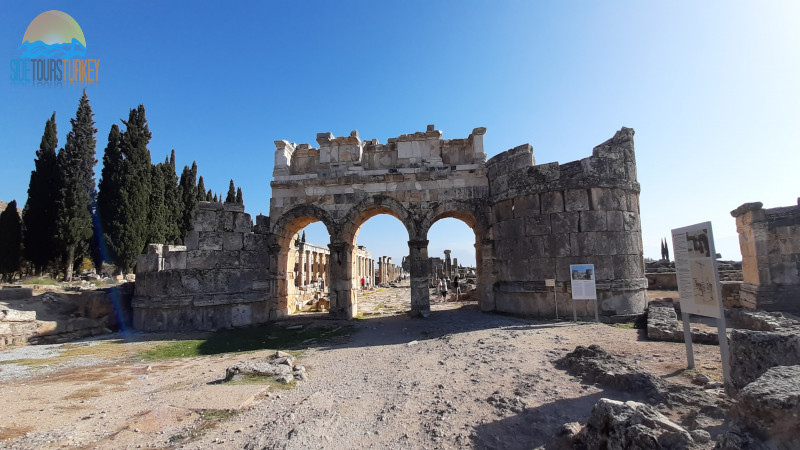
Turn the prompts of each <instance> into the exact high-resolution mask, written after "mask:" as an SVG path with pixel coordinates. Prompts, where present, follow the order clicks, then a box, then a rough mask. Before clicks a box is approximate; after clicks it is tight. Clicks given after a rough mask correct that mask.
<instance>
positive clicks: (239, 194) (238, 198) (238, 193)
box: [236, 187, 244, 205]
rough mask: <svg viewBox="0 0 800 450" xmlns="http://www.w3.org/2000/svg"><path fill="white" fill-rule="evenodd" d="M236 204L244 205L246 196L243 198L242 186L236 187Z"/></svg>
mask: <svg viewBox="0 0 800 450" xmlns="http://www.w3.org/2000/svg"><path fill="white" fill-rule="evenodd" d="M236 204H238V205H244V198H242V188H241V187H238V188H236Z"/></svg>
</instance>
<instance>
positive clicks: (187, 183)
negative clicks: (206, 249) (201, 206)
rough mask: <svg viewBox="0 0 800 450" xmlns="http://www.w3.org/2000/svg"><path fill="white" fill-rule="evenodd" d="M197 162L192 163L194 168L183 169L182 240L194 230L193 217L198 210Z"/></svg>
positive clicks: (181, 182)
mask: <svg viewBox="0 0 800 450" xmlns="http://www.w3.org/2000/svg"><path fill="white" fill-rule="evenodd" d="M196 183H197V162H192V168H191V169H190V168H189V167H188V166H184V167H183V172H181V180H180V185H181V188H180V194H181V203H182V204H183V212H182V213H183V214H182V217H181V221H180V226H181V228H180V231H181V239H183V238H184V237H186V233H188V232H189V231H191V229H192V215H193V214H194V212H195V211H196V210H197V185H196Z"/></svg>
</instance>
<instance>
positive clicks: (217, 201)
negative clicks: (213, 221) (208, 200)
mask: <svg viewBox="0 0 800 450" xmlns="http://www.w3.org/2000/svg"><path fill="white" fill-rule="evenodd" d="M214 203H219V198H217V194H214Z"/></svg>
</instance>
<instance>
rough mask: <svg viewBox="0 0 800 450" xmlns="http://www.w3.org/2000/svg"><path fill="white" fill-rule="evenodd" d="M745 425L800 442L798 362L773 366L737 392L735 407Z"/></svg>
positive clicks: (783, 438)
mask: <svg viewBox="0 0 800 450" xmlns="http://www.w3.org/2000/svg"><path fill="white" fill-rule="evenodd" d="M736 410H737V414H738V416H739V420H740V421H741V422H743V423H744V425H745V426H746V427H747V428H750V429H755V430H756V431H757V433H758V434H760V435H761V436H763V437H768V438H770V439H773V440H776V439H779V440H782V441H786V440H787V439H788V440H790V441H793V442H794V444H793V445H787V446H786V447H783V446H781V447H779V448H796V445H798V444H800V365H793V366H776V367H771V368H769V369H767V371H766V372H764V374H762V375H761V376H759V377H758V378H757V379H755V380H754V381H753V382H752V383H749V384H748V385H747V386H745V387H744V388H743V389H742V390H741V391H740V392H739V403H738V405H737V407H736Z"/></svg>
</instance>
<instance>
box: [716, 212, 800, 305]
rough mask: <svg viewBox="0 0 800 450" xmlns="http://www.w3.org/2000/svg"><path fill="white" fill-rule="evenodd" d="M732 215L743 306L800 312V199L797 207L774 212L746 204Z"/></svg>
mask: <svg viewBox="0 0 800 450" xmlns="http://www.w3.org/2000/svg"><path fill="white" fill-rule="evenodd" d="M731 215H732V216H733V217H735V218H736V230H737V231H738V232H739V247H740V248H741V251H742V280H743V284H742V287H741V291H740V293H739V295H740V298H741V301H742V302H743V304H745V305H746V306H747V307H751V308H758V309H763V310H767V311H788V312H794V313H798V312H800V199H798V204H797V205H795V206H787V207H781V208H771V209H764V208H763V204H762V203H760V202H756V203H745V204H743V205H741V206H740V207H738V208H736V209H735V210H733V211H731Z"/></svg>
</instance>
